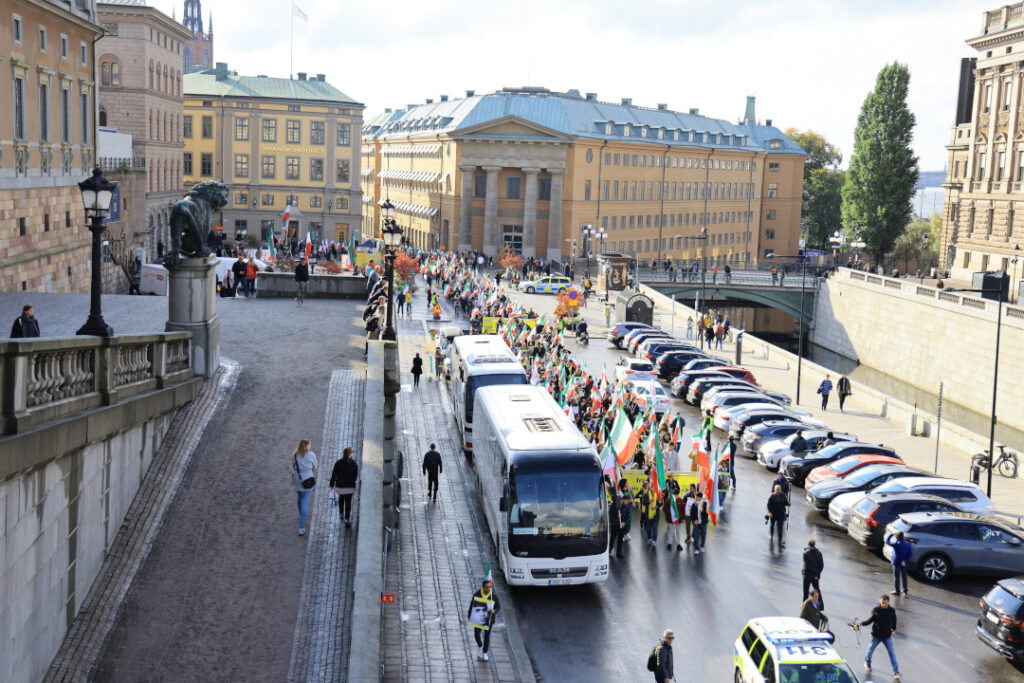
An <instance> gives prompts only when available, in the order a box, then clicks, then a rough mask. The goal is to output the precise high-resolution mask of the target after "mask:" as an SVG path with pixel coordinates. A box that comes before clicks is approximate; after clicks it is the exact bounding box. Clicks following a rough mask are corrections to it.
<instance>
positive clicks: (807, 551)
mask: <svg viewBox="0 0 1024 683" xmlns="http://www.w3.org/2000/svg"><path fill="white" fill-rule="evenodd" d="M824 568H825V559H824V558H823V557H822V556H821V551H820V550H818V548H817V547H815V542H814V539H813V538H812V539H810V540H809V541H807V547H806V548H804V567H803V570H802V571H803V575H804V598H803V599H804V600H806V599H807V596H808V590H809V589H810V587H811V586H814V589H815V590H816V591H818V594H819V595H820V594H821V586H819V585H818V580H819V579H820V578H821V570H822V569H824ZM821 603H822V608H824V604H825V601H824V600H821Z"/></svg>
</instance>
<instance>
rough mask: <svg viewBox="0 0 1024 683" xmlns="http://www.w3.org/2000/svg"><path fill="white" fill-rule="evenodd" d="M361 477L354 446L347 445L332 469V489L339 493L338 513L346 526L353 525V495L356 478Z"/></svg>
mask: <svg viewBox="0 0 1024 683" xmlns="http://www.w3.org/2000/svg"><path fill="white" fill-rule="evenodd" d="M357 479H359V466H358V465H357V464H356V461H355V460H353V459H352V447H351V446H345V450H344V451H342V452H341V459H340V460H338V461H337V462H336V463H334V469H333V470H331V482H330V487H331V490H332V491H334V492H335V493H337V494H338V515H339V516H340V517H341V521H343V522H345V526H346V527H351V526H352V496H353V495H354V494H355V492H356V480H357Z"/></svg>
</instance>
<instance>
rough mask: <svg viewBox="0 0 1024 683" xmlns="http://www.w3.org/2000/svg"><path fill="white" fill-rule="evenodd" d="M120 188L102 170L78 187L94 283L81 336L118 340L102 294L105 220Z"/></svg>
mask: <svg viewBox="0 0 1024 683" xmlns="http://www.w3.org/2000/svg"><path fill="white" fill-rule="evenodd" d="M116 188H117V185H115V184H114V183H112V182H110V181H108V180H107V179H106V178H104V177H103V174H102V173H101V172H100V169H99V167H96V168H94V169H93V170H92V175H91V176H89V177H88V178H86V179H85V180H83V181H82V182H80V183H78V189H79V190H81V192H82V203H83V204H84V205H85V215H86V217H87V218H88V219H89V231H90V232H92V283H91V287H90V298H89V318H88V320H86V321H85V324H84V325H82V327H81V328H80V329H79V330H78V332H77V334H87V335H92V336H94V337H113V336H114V330H113V329H112V328H111V327H110V325H108V324H107V323H106V321H105V320H103V310H102V305H101V302H100V294H102V292H103V231H104V229H105V226H104V225H103V216H104V215H106V213H107V211H109V210H110V200H111V199H112V198H113V196H114V190H115V189H116Z"/></svg>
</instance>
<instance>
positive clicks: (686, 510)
mask: <svg viewBox="0 0 1024 683" xmlns="http://www.w3.org/2000/svg"><path fill="white" fill-rule="evenodd" d="M696 500H697V487H696V486H695V485H694V484H690V486H689V488H687V489H686V493H684V494H683V505H682V507H680V508H679V512H680V513H681V514H682V515H683V523H684V524H685V525H686V538H684V539H683V543H689V542H690V541H692V540H693V514H692V513H693V509H692V507H693V504H694V502H695V501H696Z"/></svg>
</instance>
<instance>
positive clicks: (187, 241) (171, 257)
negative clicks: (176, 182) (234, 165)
mask: <svg viewBox="0 0 1024 683" xmlns="http://www.w3.org/2000/svg"><path fill="white" fill-rule="evenodd" d="M227 203H228V186H227V185H225V184H224V183H222V182H220V181H217V180H207V181H206V182H202V183H198V184H196V185H193V186H192V188H191V189H190V190H189V191H188V192H187V193H186V194H185V198H184V199H181V200H178V201H177V202H175V204H174V207H172V208H171V220H170V228H171V247H170V249H168V250H167V255H166V256H164V265H165V266H173V265H177V264H178V263H180V262H181V259H182V258H203V257H206V256H209V255H210V250H209V249H207V248H206V240H207V237H208V236H209V234H210V222H211V221H212V220H213V212H214V211H217V210H219V209H220V208H221V207H223V206H224V205H226V204H227Z"/></svg>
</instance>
